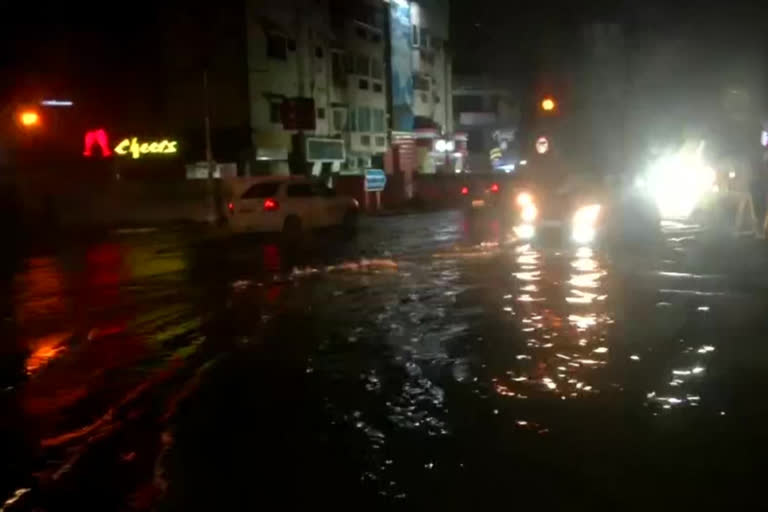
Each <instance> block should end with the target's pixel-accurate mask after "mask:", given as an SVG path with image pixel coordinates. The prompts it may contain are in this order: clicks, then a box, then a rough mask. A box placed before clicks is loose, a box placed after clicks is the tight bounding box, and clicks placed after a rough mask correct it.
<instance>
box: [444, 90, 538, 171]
mask: <svg viewBox="0 0 768 512" xmlns="http://www.w3.org/2000/svg"><path fill="white" fill-rule="evenodd" d="M453 104H454V105H453V111H454V115H455V118H454V123H455V125H456V128H457V129H458V130H461V131H462V132H464V133H466V134H467V139H468V142H467V150H468V155H467V167H468V168H469V169H471V170H472V171H475V172H477V171H485V170H490V169H491V167H493V168H495V169H501V170H509V171H512V170H514V169H515V165H517V164H519V162H520V160H524V159H525V156H524V155H523V151H522V148H521V147H520V144H519V124H520V102H519V88H518V87H515V85H514V84H512V83H510V82H508V81H503V80H499V79H496V78H493V77H491V76H487V75H474V76H458V77H455V87H454V88H453Z"/></svg>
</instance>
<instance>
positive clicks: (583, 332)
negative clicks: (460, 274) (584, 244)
mask: <svg viewBox="0 0 768 512" xmlns="http://www.w3.org/2000/svg"><path fill="white" fill-rule="evenodd" d="M513 255H514V261H515V267H516V269H515V271H514V272H513V273H512V275H513V277H514V279H513V282H512V283H511V293H505V294H504V296H503V301H504V303H505V306H504V309H505V311H509V312H510V313H512V314H513V315H514V317H515V323H517V325H518V328H519V329H520V331H521V332H522V334H523V335H524V337H525V351H524V353H520V354H516V357H515V359H514V361H513V362H511V363H510V364H511V368H509V370H508V371H507V372H506V375H504V376H503V377H496V378H495V379H494V386H495V389H496V391H497V393H498V394H500V395H502V396H509V397H516V398H533V397H535V396H543V395H545V394H552V395H556V396H558V397H560V398H561V399H566V398H575V397H578V396H581V395H584V394H586V393H594V392H597V391H599V386H598V384H597V383H596V382H593V378H592V374H593V372H594V371H595V370H597V369H599V368H601V367H602V366H603V365H605V364H606V363H607V358H608V353H609V347H608V346H607V342H606V339H607V329H608V327H609V325H610V324H611V323H612V322H613V318H612V316H611V315H610V314H609V312H608V310H607V309H606V307H605V300H606V298H607V297H608V293H607V291H606V287H605V284H604V280H603V278H604V276H605V275H606V271H605V269H604V268H603V265H602V263H601V262H600V261H599V260H598V259H597V258H596V256H595V255H594V254H593V252H592V250H591V249H589V248H580V249H578V250H577V251H575V253H574V255H573V256H572V257H571V258H568V259H566V257H564V256H561V255H553V254H551V253H548V254H544V253H542V252H540V251H539V250H537V249H535V248H533V247H531V246H530V245H522V246H520V247H517V248H516V249H515V251H514V252H513ZM564 260H565V261H564Z"/></svg>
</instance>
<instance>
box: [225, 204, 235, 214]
mask: <svg viewBox="0 0 768 512" xmlns="http://www.w3.org/2000/svg"><path fill="white" fill-rule="evenodd" d="M227 210H229V214H230V215H232V214H234V213H235V203H232V202H229V203H227Z"/></svg>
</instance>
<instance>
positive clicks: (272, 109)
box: [269, 101, 282, 123]
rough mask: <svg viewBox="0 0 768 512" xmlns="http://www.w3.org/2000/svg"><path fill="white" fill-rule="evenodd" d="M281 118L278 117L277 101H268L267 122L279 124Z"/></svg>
mask: <svg viewBox="0 0 768 512" xmlns="http://www.w3.org/2000/svg"><path fill="white" fill-rule="evenodd" d="M281 120H282V119H281V116H280V103H279V102H277V101H270V102H269V122H270V123H279V122H281Z"/></svg>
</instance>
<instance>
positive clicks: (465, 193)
mask: <svg viewBox="0 0 768 512" xmlns="http://www.w3.org/2000/svg"><path fill="white" fill-rule="evenodd" d="M467 194H469V187H461V195H463V196H465V195H467Z"/></svg>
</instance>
